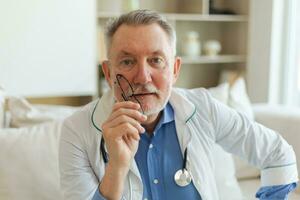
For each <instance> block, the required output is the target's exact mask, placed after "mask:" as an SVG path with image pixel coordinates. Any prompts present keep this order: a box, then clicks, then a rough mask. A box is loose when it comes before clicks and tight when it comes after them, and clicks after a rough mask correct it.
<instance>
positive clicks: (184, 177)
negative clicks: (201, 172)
mask: <svg viewBox="0 0 300 200" xmlns="http://www.w3.org/2000/svg"><path fill="white" fill-rule="evenodd" d="M100 151H101V155H102V157H103V161H104V163H105V164H107V163H108V160H109V157H108V153H107V152H106V150H105V142H104V138H103V137H102V138H101V142H100ZM186 163H187V148H186V149H185V150H184V156H183V164H182V168H181V169H179V170H177V171H176V173H175V174H174V181H175V183H176V184H177V185H178V186H180V187H185V186H187V185H189V184H190V183H191V182H192V176H191V174H190V172H189V171H188V170H187V169H186Z"/></svg>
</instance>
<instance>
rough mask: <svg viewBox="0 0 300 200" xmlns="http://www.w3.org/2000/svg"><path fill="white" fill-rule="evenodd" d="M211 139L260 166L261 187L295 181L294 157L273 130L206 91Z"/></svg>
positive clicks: (228, 150) (296, 173)
mask: <svg viewBox="0 0 300 200" xmlns="http://www.w3.org/2000/svg"><path fill="white" fill-rule="evenodd" d="M208 101H209V102H210V104H209V105H210V112H211V120H212V123H213V124H212V126H213V127H214V129H215V141H216V142H217V143H218V144H219V145H221V146H222V147H223V149H224V150H226V151H227V152H230V153H232V154H235V155H237V156H239V157H241V158H242V159H244V160H247V161H248V162H249V163H250V164H252V165H254V166H256V167H258V168H260V169H261V184H262V186H271V185H284V184H290V183H293V182H297V181H298V172H297V164H296V156H295V153H294V150H293V148H292V146H290V145H289V144H288V143H287V142H286V141H285V140H284V139H283V138H282V137H281V136H280V134H278V133H276V132H275V131H273V130H271V129H269V128H266V127H264V126H263V125H261V124H258V123H256V122H254V121H252V120H250V119H248V118H247V117H246V116H244V115H243V114H241V113H238V112H236V111H235V110H233V109H231V108H229V107H227V106H226V105H225V104H222V103H220V102H218V101H217V100H215V99H214V98H212V97H211V96H210V95H209V94H208Z"/></svg>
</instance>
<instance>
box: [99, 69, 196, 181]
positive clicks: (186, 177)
mask: <svg viewBox="0 0 300 200" xmlns="http://www.w3.org/2000/svg"><path fill="white" fill-rule="evenodd" d="M121 78H123V79H124V80H125V81H126V82H127V84H128V85H129V88H130V89H131V92H132V96H133V97H134V98H135V96H134V95H133V94H134V93H133V88H132V86H131V84H130V83H129V81H128V80H127V79H126V78H125V77H124V76H123V75H121V74H117V75H116V80H117V81H116V82H115V84H118V85H119V87H120V88H121V92H122V97H123V99H124V101H128V98H127V97H126V95H125V92H124V90H123V88H122V86H121V84H120V79H121ZM135 100H136V101H137V102H138V103H139V104H140V105H141V103H140V102H139V101H138V99H136V98H135ZM141 108H142V106H141ZM142 112H143V113H144V110H143V109H142ZM100 151H101V155H102V157H103V161H104V163H105V164H107V163H108V160H109V156H108V153H107V152H106V150H105V141H104V138H103V137H102V138H101V141H100ZM186 163H187V148H185V150H184V155H183V164H182V168H181V169H179V170H177V171H176V173H175V174H174V181H175V183H176V184H177V185H178V186H180V187H185V186H187V185H189V184H190V183H191V182H192V176H191V174H190V172H189V171H188V170H187V169H186Z"/></svg>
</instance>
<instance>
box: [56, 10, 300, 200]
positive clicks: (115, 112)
mask: <svg viewBox="0 0 300 200" xmlns="http://www.w3.org/2000/svg"><path fill="white" fill-rule="evenodd" d="M106 39H107V52H108V55H107V56H108V60H107V61H104V62H103V72H104V74H105V78H106V80H107V82H108V83H109V85H110V88H111V90H110V91H109V92H108V93H106V94H104V95H103V97H101V99H100V100H97V101H95V102H92V103H90V104H89V105H87V106H85V107H84V108H83V109H82V110H80V111H78V112H77V113H75V114H74V115H72V116H71V117H69V118H68V119H66V120H65V122H64V125H63V128H62V135H61V142H60V172H61V187H62V190H63V193H64V196H65V199H70V200H76V199H80V200H83V199H84V200H87V199H93V200H96V199H114V200H117V199H128V200H129V199H171V200H176V199H189V200H191V199H202V200H217V199H222V197H219V196H218V193H217V189H216V183H215V179H214V166H213V161H212V155H211V154H212V152H211V150H212V147H213V146H214V145H215V144H216V143H217V144H219V145H221V146H222V147H223V149H225V150H226V151H228V152H230V153H233V154H236V155H238V156H240V157H243V158H245V159H247V160H248V161H249V162H250V163H251V164H253V165H255V166H257V167H259V168H260V169H261V170H262V171H261V175H262V186H263V187H262V188H261V189H260V190H259V191H258V192H257V194H256V196H257V197H258V198H260V199H286V198H287V195H288V193H289V192H290V191H292V190H293V189H294V188H295V187H296V182H297V181H298V174H297V166H296V159H295V154H294V151H293V149H292V147H291V146H290V145H288V144H287V142H286V141H285V140H284V139H283V138H282V137H280V136H279V135H278V134H277V133H275V132H273V131H272V130H270V129H267V128H265V127H263V126H261V125H259V124H257V123H255V122H252V121H251V120H249V119H247V117H245V116H243V115H242V114H240V113H237V112H235V111H234V110H231V109H230V108H228V107H226V106H225V105H223V104H221V103H219V102H217V101H216V100H215V99H213V98H212V97H211V96H210V95H209V94H208V92H207V91H206V90H205V89H196V90H185V89H176V88H173V85H174V83H175V82H176V80H177V78H178V76H179V71H180V66H181V60H180V58H178V57H176V56H175V54H176V52H175V48H176V36H175V32H174V30H173V28H172V27H171V26H170V25H169V24H168V23H167V22H166V21H165V20H164V19H163V18H162V17H161V16H160V15H159V14H157V13H155V12H152V11H149V10H137V11H133V12H130V13H128V14H124V15H122V16H121V17H119V18H118V19H115V20H114V21H112V22H111V23H110V24H109V25H108V27H107V33H106ZM216 167H220V166H216Z"/></svg>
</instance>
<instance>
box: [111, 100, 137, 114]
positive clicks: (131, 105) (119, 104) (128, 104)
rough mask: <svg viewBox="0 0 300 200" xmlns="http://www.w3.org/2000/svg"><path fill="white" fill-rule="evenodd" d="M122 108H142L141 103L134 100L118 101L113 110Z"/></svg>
mask: <svg viewBox="0 0 300 200" xmlns="http://www.w3.org/2000/svg"><path fill="white" fill-rule="evenodd" d="M120 108H128V109H134V110H138V109H139V108H140V104H138V103H135V102H132V101H122V102H117V103H115V104H114V105H113V109H112V112H114V111H115V110H118V109H120Z"/></svg>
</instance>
